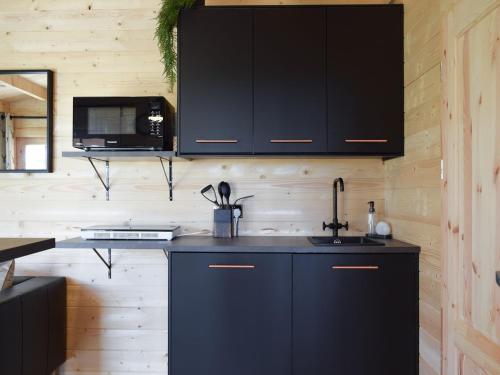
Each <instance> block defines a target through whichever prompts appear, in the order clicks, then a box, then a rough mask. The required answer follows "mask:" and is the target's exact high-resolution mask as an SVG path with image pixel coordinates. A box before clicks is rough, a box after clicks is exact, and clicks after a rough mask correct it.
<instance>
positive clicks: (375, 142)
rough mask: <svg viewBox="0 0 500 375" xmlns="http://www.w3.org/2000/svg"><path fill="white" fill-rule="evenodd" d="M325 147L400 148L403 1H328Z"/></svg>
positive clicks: (338, 150)
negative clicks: (337, 3)
mask: <svg viewBox="0 0 500 375" xmlns="http://www.w3.org/2000/svg"><path fill="white" fill-rule="evenodd" d="M327 12H328V17H327V30H328V31H327V85H328V151H329V152H330V153H333V154H366V155H369V154H372V155H401V154H403V135H404V134H403V116H404V114H403V106H404V102H403V90H404V88H403V7H402V6H382V7H381V6H362V7H353V6H351V7H349V6H347V7H331V8H328V10H327Z"/></svg>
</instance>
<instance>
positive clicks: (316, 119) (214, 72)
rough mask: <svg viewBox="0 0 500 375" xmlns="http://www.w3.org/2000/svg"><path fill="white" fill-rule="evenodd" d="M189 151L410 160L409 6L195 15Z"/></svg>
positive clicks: (182, 134)
mask: <svg viewBox="0 0 500 375" xmlns="http://www.w3.org/2000/svg"><path fill="white" fill-rule="evenodd" d="M178 47H179V82H178V83H179V87H178V89H179V95H178V98H179V103H178V124H179V151H180V153H181V154H184V155H189V154H191V155H196V154H198V155H203V154H206V155H210V154H222V155H223V154H226V155H231V154H243V155H245V154H264V155H265V154H269V155H273V154H292V155H293V154H295V155H304V154H325V155H378V156H398V155H402V154H403V149H404V147H403V146H404V145H403V143H404V140H403V136H404V134H403V121H404V112H403V108H404V97H403V94H404V86H403V84H404V82H403V75H404V71H403V6H400V5H378V6H376V5H363V6H359V5H358V6H325V7H322V6H270V7H193V8H190V9H185V10H183V11H182V12H181V14H180V18H179V46H178Z"/></svg>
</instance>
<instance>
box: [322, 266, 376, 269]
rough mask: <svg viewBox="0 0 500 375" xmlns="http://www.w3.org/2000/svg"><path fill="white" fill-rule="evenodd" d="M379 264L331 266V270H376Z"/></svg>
mask: <svg viewBox="0 0 500 375" xmlns="http://www.w3.org/2000/svg"><path fill="white" fill-rule="evenodd" d="M378 269H379V266H332V270H378Z"/></svg>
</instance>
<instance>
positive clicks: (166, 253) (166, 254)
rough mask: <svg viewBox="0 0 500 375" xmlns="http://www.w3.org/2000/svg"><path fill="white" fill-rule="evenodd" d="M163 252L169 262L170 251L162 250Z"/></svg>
mask: <svg viewBox="0 0 500 375" xmlns="http://www.w3.org/2000/svg"><path fill="white" fill-rule="evenodd" d="M162 250H163V254H165V257H166V258H167V261H168V250H167V249H162Z"/></svg>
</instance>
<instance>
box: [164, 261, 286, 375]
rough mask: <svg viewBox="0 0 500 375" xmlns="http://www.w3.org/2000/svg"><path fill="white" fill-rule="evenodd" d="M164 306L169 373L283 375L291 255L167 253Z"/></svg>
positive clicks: (188, 374)
mask: <svg viewBox="0 0 500 375" xmlns="http://www.w3.org/2000/svg"><path fill="white" fill-rule="evenodd" d="M169 302H170V327H169V333H170V337H169V338H170V340H169V372H168V373H169V374H171V375H197V374H204V375H236V374H238V375H290V374H291V311H292V256H291V255H289V254H204V253H203V254H193V253H172V256H171V258H170V300H169Z"/></svg>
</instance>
